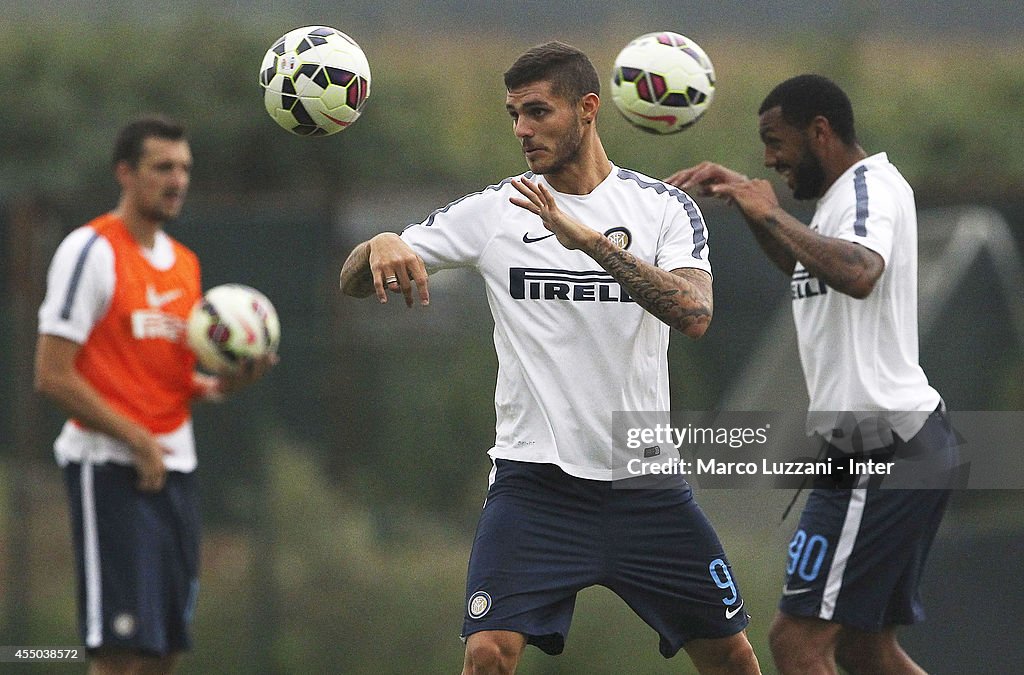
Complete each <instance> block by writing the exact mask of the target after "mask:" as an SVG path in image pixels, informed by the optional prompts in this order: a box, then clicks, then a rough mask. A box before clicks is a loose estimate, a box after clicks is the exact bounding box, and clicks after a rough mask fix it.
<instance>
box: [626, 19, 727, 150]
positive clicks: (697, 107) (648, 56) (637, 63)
mask: <svg viewBox="0 0 1024 675" xmlns="http://www.w3.org/2000/svg"><path fill="white" fill-rule="evenodd" d="M611 89H612V101H614V102H615V107H616V108H618V109H619V112H621V113H622V115H623V116H624V117H625V118H626V119H627V120H629V122H630V124H633V125H634V126H636V127H638V128H640V129H642V130H644V131H649V132H651V133H656V134H673V133H676V132H678V131H682V130H683V129H686V128H687V127H689V126H691V125H693V124H694V123H696V122H697V120H699V119H700V118H701V116H702V115H703V114H704V113H705V112H707V109H708V106H709V105H711V99H712V98H714V95H715V68H714V66H712V65H711V59H709V58H708V55H707V54H705V53H704V50H703V49H701V48H700V45H698V44H697V43H696V42H694V41H693V40H691V39H690V38H688V37H686V36H684V35H680V34H679V33H670V32H667V31H663V32H660V33H648V34H646V35H641V36H640V37H638V38H637V39H635V40H633V41H632V42H630V43H629V44H628V45H626V46H625V47H624V48H623V49H622V51H621V52H619V55H618V56H617V57H616V59H615V66H614V67H613V69H612V88H611Z"/></svg>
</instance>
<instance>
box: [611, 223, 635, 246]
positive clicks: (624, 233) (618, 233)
mask: <svg viewBox="0 0 1024 675" xmlns="http://www.w3.org/2000/svg"><path fill="white" fill-rule="evenodd" d="M604 236H606V237H608V238H609V239H611V240H612V243H613V244H615V245H616V246H618V247H619V248H621V249H622V250H626V249H628V248H629V245H630V244H632V243H633V235H631V234H630V233H629V230H627V229H626V228H624V227H613V228H612V229H610V230H608V231H607V232H605V233H604Z"/></svg>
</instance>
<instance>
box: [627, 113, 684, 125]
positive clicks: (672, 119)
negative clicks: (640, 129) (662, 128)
mask: <svg viewBox="0 0 1024 675" xmlns="http://www.w3.org/2000/svg"><path fill="white" fill-rule="evenodd" d="M630 113H631V114H633V115H636V116H637V117H641V118H643V119H645V120H650V121H652V122H664V123H665V124H667V125H669V126H670V127H671V126H674V125H675V123H676V120H678V119H679V118H678V117H676V116H675V115H641V114H640V113H637V112H632V111H630Z"/></svg>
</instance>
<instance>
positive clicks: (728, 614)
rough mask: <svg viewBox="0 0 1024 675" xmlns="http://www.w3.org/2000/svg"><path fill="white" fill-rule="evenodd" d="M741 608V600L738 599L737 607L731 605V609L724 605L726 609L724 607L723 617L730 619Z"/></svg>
mask: <svg viewBox="0 0 1024 675" xmlns="http://www.w3.org/2000/svg"><path fill="white" fill-rule="evenodd" d="M741 609H743V600H740V604H739V606H738V607H733V608H732V609H729V608H728V607H726V609H725V619H726V621H728V620H729V619H731V618H733V617H734V616H736V614H737V613H738V612H739V611H740V610H741Z"/></svg>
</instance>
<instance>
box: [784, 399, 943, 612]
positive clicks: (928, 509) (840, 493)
mask: <svg viewBox="0 0 1024 675" xmlns="http://www.w3.org/2000/svg"><path fill="white" fill-rule="evenodd" d="M956 444H957V441H956V438H955V435H954V433H953V431H952V429H951V427H950V425H949V421H948V419H947V418H946V416H945V415H944V414H943V413H942V412H939V411H936V412H934V413H932V414H931V415H930V416H929V418H928V420H927V421H926V422H925V425H924V426H923V427H922V429H921V431H920V432H918V434H917V435H916V436H914V438H912V439H911V440H910V441H907V442H903V441H900V440H898V439H897V441H896V446H893V451H894V452H898V453H901V454H912V453H915V452H928V453H931V454H932V455H935V456H937V457H939V458H941V457H944V456H945V457H946V458H947V460H945V461H944V463H945V464H947V465H949V466H954V465H955V464H956V453H957V450H956ZM897 446H900V447H897ZM903 446H906V447H903ZM937 461H938V460H937ZM949 495H950V490H948V489H885V488H884V483H883V484H882V486H881V487H879V488H873V487H868V488H857V489H848V488H828V487H816V488H815V489H814V490H813V491H812V492H811V494H810V495H809V497H808V499H807V504H806V505H805V506H804V510H803V513H802V515H801V517H800V523H799V525H798V526H797V530H796V533H795V534H794V535H793V538H792V539H791V540H790V542H789V548H788V560H787V565H786V578H785V584H784V585H783V587H782V598H781V600H780V601H779V609H780V610H781V611H782V612H784V613H785V614H789V615H792V616H801V617H813V618H819V619H824V620H826V621H834V622H836V623H839V624H842V625H844V626H849V627H851V628H857V629H860V630H864V631H872V632H876V631H880V630H882V629H883V628H885V627H887V626H893V625H900V624H913V623H917V622H919V621H922V620H923V619H924V608H923V607H922V605H921V597H920V593H919V587H920V583H921V576H922V574H923V572H924V565H925V560H926V558H927V557H928V551H929V550H930V549H931V546H932V542H933V541H934V539H935V534H936V532H937V531H938V529H939V523H940V522H941V521H942V516H943V514H944V513H945V510H946V504H947V502H948V500H949Z"/></svg>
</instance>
